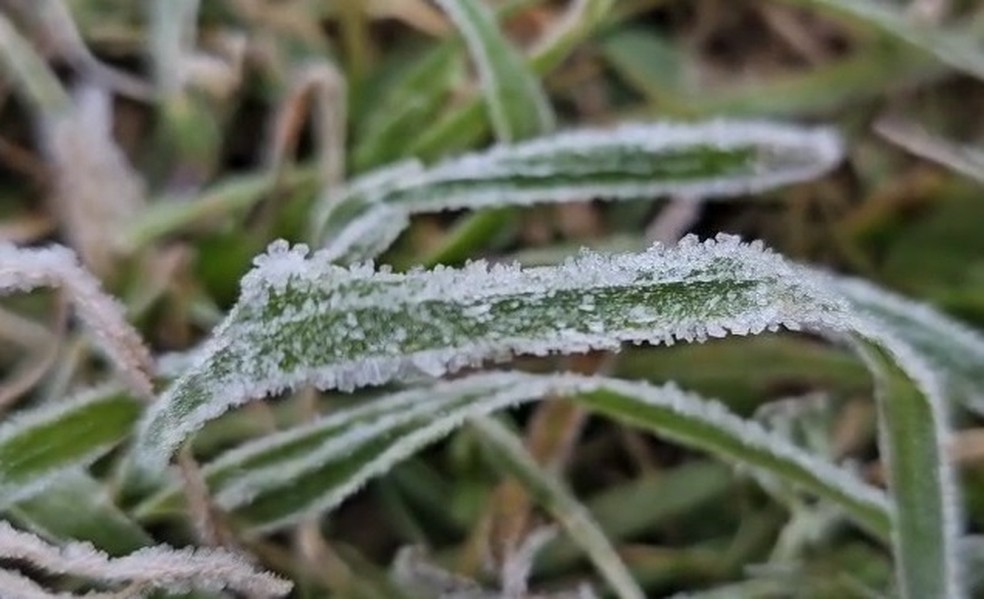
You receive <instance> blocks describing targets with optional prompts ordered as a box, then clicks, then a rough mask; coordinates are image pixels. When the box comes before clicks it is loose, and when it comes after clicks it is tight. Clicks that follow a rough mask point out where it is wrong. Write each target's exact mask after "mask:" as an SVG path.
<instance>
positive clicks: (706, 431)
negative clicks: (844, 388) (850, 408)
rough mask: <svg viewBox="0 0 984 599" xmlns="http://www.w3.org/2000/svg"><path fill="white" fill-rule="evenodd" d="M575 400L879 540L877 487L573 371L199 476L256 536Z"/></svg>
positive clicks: (235, 454)
mask: <svg viewBox="0 0 984 599" xmlns="http://www.w3.org/2000/svg"><path fill="white" fill-rule="evenodd" d="M548 395H549V396H558V397H573V398H575V399H576V400H577V401H579V402H581V403H582V404H583V405H585V406H586V407H588V408H589V409H591V410H593V411H596V412H599V413H601V414H604V415H607V416H610V417H613V418H616V419H619V420H622V421H625V422H628V423H630V424H632V425H633V426H638V427H641V428H643V429H645V430H647V431H650V432H652V433H654V434H657V435H659V436H662V437H666V438H668V439H671V440H673V441H676V442H679V443H681V444H682V445H685V446H688V447H692V448H696V449H700V450H704V451H708V452H710V453H713V454H715V455H716V456H718V457H720V458H722V459H725V460H727V461H732V462H739V463H741V464H745V465H748V466H751V467H757V468H763V469H766V470H768V471H769V472H770V473H772V474H773V475H776V476H779V477H781V478H782V479H784V480H787V481H789V482H791V483H794V484H797V485H798V486H800V487H801V488H803V489H806V490H808V491H809V492H811V493H814V494H816V495H818V496H821V497H825V498H828V499H831V500H832V501H834V502H836V503H837V504H838V505H841V506H842V507H843V508H844V509H845V511H846V513H848V514H849V515H850V517H851V518H852V519H853V520H854V521H855V522H857V523H859V524H860V525H862V526H863V527H865V528H866V529H867V530H869V531H870V532H871V533H873V534H875V535H876V536H878V537H880V538H886V539H887V538H888V535H889V531H890V528H891V523H890V509H889V505H888V502H887V500H886V498H885V497H884V496H883V495H882V494H881V492H880V491H878V490H877V489H874V488H872V487H868V486H866V485H864V484H862V483H860V482H859V481H858V480H857V479H855V478H854V477H853V476H852V475H850V474H848V473H847V472H846V471H842V470H840V469H838V468H836V467H835V466H833V465H831V464H829V463H826V462H824V461H822V460H820V459H818V458H815V457H813V456H811V455H810V454H808V453H807V452H805V451H804V450H802V449H800V448H798V447H796V446H795V445H793V444H791V443H789V442H788V441H786V440H785V439H783V438H781V437H779V436H777V435H772V434H770V433H768V432H766V431H765V430H764V429H763V428H762V427H761V426H759V425H758V424H756V423H754V422H751V421H746V420H742V419H741V418H738V417H737V416H734V415H733V414H731V413H730V412H729V411H728V410H727V409H726V408H725V407H724V406H722V405H720V404H718V403H717V402H714V401H709V400H704V399H702V398H700V397H698V396H696V395H693V394H689V393H685V392H682V391H680V390H679V389H677V388H676V387H675V386H674V385H666V386H661V387H657V386H652V385H648V384H646V383H633V382H627V381H621V380H617V379H609V378H603V377H588V376H581V375H573V374H560V375H534V374H525V373H489V374H481V375H473V376H470V377H466V378H463V379H459V380H456V381H448V382H441V383H437V384H435V385H433V386H431V387H426V388H422V389H417V390H409V391H404V392H401V393H397V394H394V395H389V396H386V397H384V398H381V399H378V400H376V401H374V402H372V403H370V404H365V405H362V406H359V407H356V408H352V409H350V410H347V411H345V412H341V413H337V414H334V415H330V416H327V417H324V418H322V419H320V420H319V421H316V422H314V423H311V424H309V425H306V426H304V427H300V428H296V429H293V430H289V431H284V432H282V433H276V434H274V435H271V436H268V437H266V438H263V439H259V440H257V441H254V442H251V443H247V444H245V445H243V446H241V447H240V448H237V449H235V450H232V451H230V452H228V453H226V454H225V455H223V456H221V457H219V458H218V459H217V460H215V461H214V462H212V463H210V464H208V465H207V466H206V467H205V468H204V469H203V474H204V476H205V478H206V481H207V482H208V484H209V486H210V487H211V488H212V490H213V491H214V492H215V495H216V498H217V501H218V502H219V503H220V505H222V506H223V507H224V508H226V509H229V510H234V514H235V516H237V517H238V518H240V519H241V521H242V522H244V523H248V524H249V525H250V526H253V527H256V528H257V529H258V530H270V529H276V528H280V527H283V526H285V525H287V524H290V523H292V522H295V521H297V520H298V519H300V518H303V517H305V516H307V515H310V514H311V513H316V512H320V511H323V510H327V509H331V508H334V507H335V506H337V505H338V504H339V503H341V502H342V501H344V500H345V499H346V498H347V497H349V496H350V495H352V494H353V493H354V492H356V491H357V490H358V489H360V488H361V487H362V486H363V485H364V484H365V483H366V482H367V481H368V480H370V479H371V478H373V477H375V476H379V475H381V474H382V473H385V472H387V471H388V470H389V469H390V468H391V467H392V466H393V465H394V464H396V463H397V462H399V461H401V460H403V459H405V458H407V457H408V456H409V455H410V454H412V453H413V452H415V451H417V450H419V449H420V448H422V447H424V446H426V445H428V444H430V443H433V442H434V441H436V440H438V439H440V438H442V437H444V436H445V435H447V434H448V433H450V432H451V431H452V430H454V429H455V428H457V427H458V426H460V425H461V424H462V423H463V422H464V421H465V420H466V419H468V418H477V417H481V416H485V415H488V414H491V413H493V412H495V411H497V410H501V409H505V408H508V407H512V406H516V405H519V404H521V403H526V402H530V401H534V400H538V399H541V398H543V397H546V396H548ZM181 497H182V495H181V493H180V490H179V489H178V488H176V487H175V488H172V489H169V490H167V491H165V492H163V493H161V494H159V495H158V496H156V497H154V498H152V499H151V500H149V501H148V502H147V503H145V504H144V506H142V507H141V508H138V510H137V513H138V516H139V517H143V518H148V517H151V516H153V515H158V514H161V513H164V512H166V511H167V509H168V508H169V506H170V507H173V505H174V503H175V502H176V501H180V500H181Z"/></svg>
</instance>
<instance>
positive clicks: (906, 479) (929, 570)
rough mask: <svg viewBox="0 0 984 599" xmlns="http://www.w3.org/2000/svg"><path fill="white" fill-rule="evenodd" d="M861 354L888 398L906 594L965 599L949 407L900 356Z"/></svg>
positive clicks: (890, 461)
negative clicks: (917, 380) (915, 378)
mask: <svg viewBox="0 0 984 599" xmlns="http://www.w3.org/2000/svg"><path fill="white" fill-rule="evenodd" d="M857 351H858V353H859V354H860V355H861V356H862V358H863V359H864V360H865V362H866V364H868V366H869V369H870V370H871V371H872V372H873V373H874V375H875V378H876V382H877V383H878V392H879V394H880V397H879V402H878V407H879V413H880V417H879V425H880V426H879V436H880V445H881V453H882V456H883V459H884V461H885V463H886V465H887V469H888V479H889V485H890V487H891V489H892V491H893V499H894V504H895V528H894V531H893V534H892V541H893V544H894V546H895V552H894V553H895V560H896V567H895V571H896V578H897V580H898V584H899V587H900V588H899V591H900V595H901V596H902V597H906V598H912V599H915V598H917V597H962V596H964V592H963V586H964V583H963V580H962V576H961V573H960V572H959V556H958V555H957V550H958V546H957V542H956V541H957V537H958V536H959V534H960V525H959V523H958V518H957V508H956V504H957V498H956V497H954V493H955V489H954V482H953V480H952V479H953V474H952V472H951V469H950V467H949V465H948V464H947V457H946V444H945V443H946V441H947V433H946V430H945V427H946V422H945V412H944V410H943V406H942V402H941V401H940V402H936V401H933V398H932V395H930V394H927V393H926V392H925V391H922V390H920V389H919V388H918V387H917V386H915V385H913V383H912V381H911V380H909V379H908V378H907V377H906V375H905V374H904V373H903V371H902V370H900V369H899V368H898V367H897V366H896V365H895V363H894V361H895V360H897V359H898V358H897V357H896V356H892V355H891V354H890V353H889V352H886V351H885V350H883V349H882V348H879V347H874V346H871V345H869V344H864V343H859V344H857ZM941 412H944V413H941Z"/></svg>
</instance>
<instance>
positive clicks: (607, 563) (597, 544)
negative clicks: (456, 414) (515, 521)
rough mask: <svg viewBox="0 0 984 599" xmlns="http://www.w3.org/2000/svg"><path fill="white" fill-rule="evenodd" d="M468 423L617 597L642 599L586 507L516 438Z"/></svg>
mask: <svg viewBox="0 0 984 599" xmlns="http://www.w3.org/2000/svg"><path fill="white" fill-rule="evenodd" d="M469 424H471V426H472V427H473V428H474V429H475V430H476V431H478V433H479V440H480V441H481V443H482V444H484V445H487V446H488V447H489V448H490V449H491V450H492V451H493V452H494V455H495V463H496V464H497V465H501V466H502V468H503V469H504V470H506V471H507V472H508V473H509V474H511V475H512V476H515V477H516V478H517V479H519V480H520V481H521V482H522V483H523V486H524V487H525V488H526V489H527V491H529V492H530V493H531V494H532V495H533V496H534V497H536V498H537V499H538V500H539V502H540V503H541V504H542V505H543V506H544V507H545V508H546V509H547V510H548V511H549V512H550V513H551V514H552V515H553V517H554V518H555V519H556V520H557V521H558V522H560V524H561V525H562V526H563V527H564V530H566V531H567V534H568V535H569V536H570V537H571V538H572V539H575V540H576V541H577V543H578V545H580V547H581V548H582V549H584V551H585V553H587V554H588V556H589V557H590V558H591V560H592V561H593V562H594V565H595V567H596V568H597V569H598V571H599V572H600V573H601V574H602V576H604V577H605V581H606V582H607V583H608V585H609V586H610V587H611V589H612V590H613V591H614V592H615V594H616V595H617V596H619V597H621V598H623V599H635V598H637V599H642V598H643V597H645V593H643V592H642V589H640V588H639V585H638V584H637V583H636V582H635V580H633V578H632V574H630V573H629V571H628V568H626V566H625V563H623V562H622V559H621V558H619V556H618V554H617V553H616V552H615V548H614V547H612V545H611V542H609V540H608V537H606V536H605V532H604V531H603V530H601V528H600V527H599V526H598V524H597V523H596V522H595V521H594V519H592V518H591V514H590V513H589V512H588V510H587V508H585V507H584V506H583V505H582V504H581V502H579V501H578V500H577V498H576V497H574V495H573V494H572V493H571V492H570V491H569V490H568V489H567V488H565V486H564V484H563V483H562V482H561V481H560V480H559V479H557V478H556V477H554V476H552V475H551V474H549V473H548V472H546V471H545V470H544V469H543V468H541V467H540V466H539V465H538V464H537V463H536V461H535V460H534V459H533V457H532V456H530V454H529V452H527V451H526V448H525V447H523V443H522V441H520V440H519V439H517V438H516V435H514V434H512V433H511V432H509V430H508V429H506V428H505V427H504V426H502V425H501V424H499V423H497V422H496V421H494V420H491V419H488V418H479V419H475V420H472V421H471V422H470V423H469Z"/></svg>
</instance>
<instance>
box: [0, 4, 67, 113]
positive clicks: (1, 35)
mask: <svg viewBox="0 0 984 599" xmlns="http://www.w3.org/2000/svg"><path fill="white" fill-rule="evenodd" d="M0 66H2V68H3V71H4V72H5V73H6V75H7V77H9V78H10V79H11V80H12V81H14V82H15V83H16V84H17V90H18V91H19V92H20V93H21V94H22V95H23V97H24V99H25V100H26V101H27V102H28V103H29V104H31V105H33V106H34V108H36V109H37V110H38V112H39V114H42V115H44V116H47V117H57V116H60V115H63V114H65V113H66V112H67V111H68V109H69V108H70V107H71V105H72V101H71V98H69V96H68V92H66V91H65V88H64V87H62V84H61V82H60V81H58V77H57V76H56V75H55V74H54V72H52V70H51V68H50V67H49V66H48V63H47V62H45V61H44V60H43V59H42V58H41V57H40V56H38V53H37V52H36V51H35V50H34V48H33V47H32V46H31V42H30V41H28V40H27V39H25V38H24V37H23V36H22V35H21V34H20V33H19V32H18V31H17V29H16V28H15V27H14V25H13V23H11V22H10V20H9V19H8V18H7V17H6V16H4V15H2V14H0Z"/></svg>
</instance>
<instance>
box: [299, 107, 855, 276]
mask: <svg viewBox="0 0 984 599" xmlns="http://www.w3.org/2000/svg"><path fill="white" fill-rule="evenodd" d="M841 151H842V150H841V144H840V141H839V139H838V137H837V135H836V134H834V133H833V132H832V131H830V130H828V129H808V128H801V127H793V126H788V125H780V124H776V123H767V122H741V121H710V122H706V123H702V124H680V123H657V124H632V125H623V126H621V127H618V128H615V129H586V130H580V131H571V132H566V133H561V134H557V135H553V136H549V137H542V138H538V139H535V140H532V141H529V142H525V143H521V144H517V145H513V146H500V147H496V148H493V149H492V150H489V151H486V152H481V153H475V154H470V155H465V156H463V157H460V158H456V159H452V160H448V161H446V162H443V163H441V164H438V165H437V166H434V167H433V168H430V169H426V168H424V166H423V165H421V164H420V163H418V162H407V163H402V164H400V165H397V166H395V167H391V168H390V169H387V170H384V171H379V172H376V173H372V174H370V175H368V176H366V177H364V178H362V179H359V180H356V181H355V182H353V183H352V184H351V185H350V186H349V187H348V189H346V190H343V191H341V192H339V193H329V195H328V196H326V197H325V199H324V201H323V202H322V210H321V213H320V214H317V215H316V216H315V218H314V220H313V225H314V226H313V228H312V239H313V240H314V243H315V245H317V246H318V247H326V249H327V250H328V251H329V252H330V253H331V254H332V255H333V256H334V257H335V258H336V259H338V260H344V261H349V262H352V261H358V260H361V259H366V258H371V257H373V255H372V254H367V253H366V252H367V249H366V246H367V245H369V246H371V248H372V249H378V248H385V247H387V246H389V244H390V243H392V242H393V240H394V239H395V238H396V236H397V235H399V233H400V231H401V230H402V228H403V226H404V223H405V222H407V219H408V218H409V216H410V215H411V214H415V213H420V212H435V211H441V210H457V209H462V208H467V209H477V208H486V207H503V206H514V205H528V204H534V203H538V202H559V201H575V200H590V199H594V198H605V199H639V198H651V197H654V196H665V195H675V196H680V197H692V198H704V199H706V198H714V197H733V196H736V195H743V194H749V193H755V192H760V191H764V190H768V189H773V188H775V187H778V186H781V185H786V184H790V183H795V182H798V181H804V180H808V179H811V178H814V177H816V176H818V175H820V174H823V173H824V172H826V171H828V170H830V169H831V168H832V167H833V166H834V165H835V164H836V163H837V162H838V161H839V160H840V157H841ZM383 209H386V210H388V211H389V213H388V214H383V213H381V212H377V211H378V210H383ZM386 223H393V224H389V225H387V224H386ZM382 225H386V226H382ZM367 233H369V234H370V236H369V238H368V239H367V238H366V234H367Z"/></svg>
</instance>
